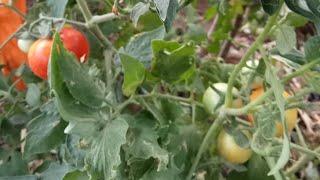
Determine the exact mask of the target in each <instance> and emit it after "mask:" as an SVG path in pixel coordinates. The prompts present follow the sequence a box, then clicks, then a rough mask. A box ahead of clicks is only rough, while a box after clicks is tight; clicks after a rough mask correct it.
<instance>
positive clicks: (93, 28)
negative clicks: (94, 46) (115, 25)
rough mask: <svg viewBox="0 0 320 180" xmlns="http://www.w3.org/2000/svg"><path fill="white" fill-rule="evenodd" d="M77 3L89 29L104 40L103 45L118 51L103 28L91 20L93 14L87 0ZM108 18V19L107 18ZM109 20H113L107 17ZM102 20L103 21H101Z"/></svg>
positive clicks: (80, 0)
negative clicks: (103, 31)
mask: <svg viewBox="0 0 320 180" xmlns="http://www.w3.org/2000/svg"><path fill="white" fill-rule="evenodd" d="M77 3H78V5H79V7H80V10H81V12H82V14H83V16H84V19H85V21H86V23H87V26H88V27H89V29H90V30H91V32H92V33H93V34H94V35H95V36H96V37H97V38H98V39H99V40H100V41H101V42H102V44H103V46H104V47H105V48H111V49H112V50H114V51H117V50H116V49H115V48H114V47H113V45H112V44H111V42H110V41H109V40H108V38H106V37H105V36H104V34H103V33H102V31H101V29H100V28H99V26H98V25H97V24H96V23H95V22H91V20H92V18H93V16H92V14H91V12H90V10H89V7H88V4H87V2H86V1H85V0H77ZM105 20H106V19H105ZM107 20H111V19H107ZM99 22H101V21H99Z"/></svg>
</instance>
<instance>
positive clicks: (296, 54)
mask: <svg viewBox="0 0 320 180" xmlns="http://www.w3.org/2000/svg"><path fill="white" fill-rule="evenodd" d="M271 53H272V54H273V55H276V57H275V58H276V59H277V60H281V61H283V62H284V63H286V64H288V65H289V66H291V67H293V68H295V69H297V68H299V67H300V65H303V64H305V63H306V58H305V57H304V54H303V53H302V52H301V51H299V50H297V49H292V50H291V51H290V52H288V53H285V54H280V52H279V51H278V50H277V49H272V50H271Z"/></svg>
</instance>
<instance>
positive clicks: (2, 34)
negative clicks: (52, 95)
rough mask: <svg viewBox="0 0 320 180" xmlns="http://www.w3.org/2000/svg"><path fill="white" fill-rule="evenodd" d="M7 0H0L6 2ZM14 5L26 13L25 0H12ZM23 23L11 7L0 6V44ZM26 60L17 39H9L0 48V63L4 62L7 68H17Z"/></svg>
mask: <svg viewBox="0 0 320 180" xmlns="http://www.w3.org/2000/svg"><path fill="white" fill-rule="evenodd" d="M8 2H9V0H2V3H8ZM13 2H14V4H13V6H15V7H16V8H17V9H18V10H19V11H21V12H22V13H26V10H27V7H26V0H16V1H13ZM22 24H23V18H22V17H21V16H20V15H18V14H17V13H16V12H14V11H12V10H11V9H9V8H7V7H5V6H0V27H1V31H0V44H1V43H3V42H4V41H5V40H6V39H7V38H8V37H9V36H10V35H12V34H13V33H14V32H15V31H16V30H17V29H18V28H19V27H20V26H21V25H22ZM26 60H27V55H26V54H25V53H24V52H22V51H20V49H19V48H18V46H17V39H15V38H13V39H11V40H10V41H9V42H8V43H7V44H6V45H5V46H4V47H3V48H2V49H0V64H4V65H5V66H6V67H7V70H9V71H11V70H13V69H16V68H18V67H19V66H20V65H21V64H23V63H24V62H25V61H26Z"/></svg>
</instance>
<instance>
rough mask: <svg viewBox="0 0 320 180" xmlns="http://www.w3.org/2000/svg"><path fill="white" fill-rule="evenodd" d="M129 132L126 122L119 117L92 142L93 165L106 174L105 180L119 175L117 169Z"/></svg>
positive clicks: (91, 156)
mask: <svg viewBox="0 0 320 180" xmlns="http://www.w3.org/2000/svg"><path fill="white" fill-rule="evenodd" d="M127 130H128V124H127V122H126V120H125V119H124V118H123V117H118V118H117V119H114V120H112V121H110V122H108V123H107V124H106V125H105V127H104V129H103V130H102V131H101V133H100V134H99V136H97V137H96V138H95V139H94V141H93V142H92V149H91V152H90V159H91V161H92V165H93V167H94V168H95V169H97V170H99V171H102V172H103V173H104V176H105V177H104V178H105V179H113V178H114V177H116V175H117V167H118V166H119V165H120V164H121V159H120V148H121V146H122V145H123V144H125V143H126V133H127Z"/></svg>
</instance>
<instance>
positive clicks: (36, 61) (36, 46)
mask: <svg viewBox="0 0 320 180" xmlns="http://www.w3.org/2000/svg"><path fill="white" fill-rule="evenodd" d="M51 47H52V40H51V39H38V40H37V41H36V42H34V43H33V44H32V46H31V47H30V50H29V53H28V64H29V67H30V69H31V71H32V72H33V73H34V74H35V75H36V76H38V77H40V78H42V79H47V69H48V62H49V57H50V52H51Z"/></svg>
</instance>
